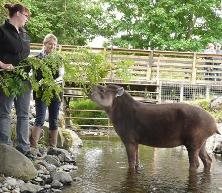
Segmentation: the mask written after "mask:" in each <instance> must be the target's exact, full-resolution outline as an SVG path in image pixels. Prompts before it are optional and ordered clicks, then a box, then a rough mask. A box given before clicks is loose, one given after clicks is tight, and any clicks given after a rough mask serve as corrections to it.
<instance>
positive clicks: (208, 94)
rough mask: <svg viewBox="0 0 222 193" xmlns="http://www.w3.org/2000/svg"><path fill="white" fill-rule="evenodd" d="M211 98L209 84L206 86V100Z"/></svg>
mask: <svg viewBox="0 0 222 193" xmlns="http://www.w3.org/2000/svg"><path fill="white" fill-rule="evenodd" d="M209 98H210V86H209V85H208V84H207V85H206V99H207V100H209Z"/></svg>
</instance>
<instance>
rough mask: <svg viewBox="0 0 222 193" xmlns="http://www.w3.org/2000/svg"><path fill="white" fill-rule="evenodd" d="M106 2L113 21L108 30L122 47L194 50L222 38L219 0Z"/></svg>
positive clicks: (116, 0) (108, 13)
mask: <svg viewBox="0 0 222 193" xmlns="http://www.w3.org/2000/svg"><path fill="white" fill-rule="evenodd" d="M104 2H106V3H107V6H106V11H107V17H108V20H109V21H110V22H109V24H106V25H107V28H106V29H107V30H109V31H110V33H111V34H112V35H113V37H114V39H113V41H114V44H115V45H119V46H120V47H128V46H129V45H131V46H132V47H134V48H146V49H147V48H151V49H163V50H164V49H165V50H186V51H188V50H192V51H194V50H200V49H201V48H203V46H205V45H206V44H207V43H208V42H212V41H221V35H222V34H221V33H222V32H221V29H222V20H221V18H220V16H219V15H218V14H217V13H218V11H219V8H220V1H219V0H197V1H181V0H180V1H178V0H160V1H147V0H140V1H137V0H131V1H127V0H108V1H107V0H104ZM115 15H118V17H115ZM120 31H121V32H122V33H121V35H119V36H116V35H117V34H118V32H120Z"/></svg>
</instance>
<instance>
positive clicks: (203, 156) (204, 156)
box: [199, 141, 212, 171]
mask: <svg viewBox="0 0 222 193" xmlns="http://www.w3.org/2000/svg"><path fill="white" fill-rule="evenodd" d="M199 156H200V159H201V160H202V162H203V165H204V170H205V171H210V167H211V162H212V159H211V157H210V156H209V155H208V153H207V151H206V141H205V142H204V143H203V145H202V146H201V149H200V153H199Z"/></svg>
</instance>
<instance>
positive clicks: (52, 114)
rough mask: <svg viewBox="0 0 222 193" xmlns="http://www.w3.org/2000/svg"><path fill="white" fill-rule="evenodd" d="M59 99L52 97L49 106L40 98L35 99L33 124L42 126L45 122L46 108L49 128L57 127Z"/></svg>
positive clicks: (54, 128)
mask: <svg viewBox="0 0 222 193" xmlns="http://www.w3.org/2000/svg"><path fill="white" fill-rule="evenodd" d="M60 104H61V102H60V100H59V99H57V98H53V99H52V101H51V103H50V104H49V106H47V105H46V104H45V103H44V102H42V101H41V99H39V98H36V99H35V109H36V118H35V126H37V127H42V126H43V124H44V122H45V117H46V109H47V108H48V111H49V129H50V130H56V129H58V118H59V107H60Z"/></svg>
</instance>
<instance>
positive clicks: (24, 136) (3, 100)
mask: <svg viewBox="0 0 222 193" xmlns="http://www.w3.org/2000/svg"><path fill="white" fill-rule="evenodd" d="M24 83H25V84H27V86H28V88H27V90H26V91H25V93H23V94H22V95H19V96H16V97H7V96H6V95H5V94H4V93H3V91H2V90H0V143H4V144H8V145H12V141H11V125H10V124H11V117H10V114H11V109H12V105H13V102H14V105H15V110H16V116H17V124H16V145H17V146H16V148H17V149H20V150H21V151H23V152H27V151H29V150H30V144H29V105H30V96H31V84H30V82H29V81H24Z"/></svg>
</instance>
